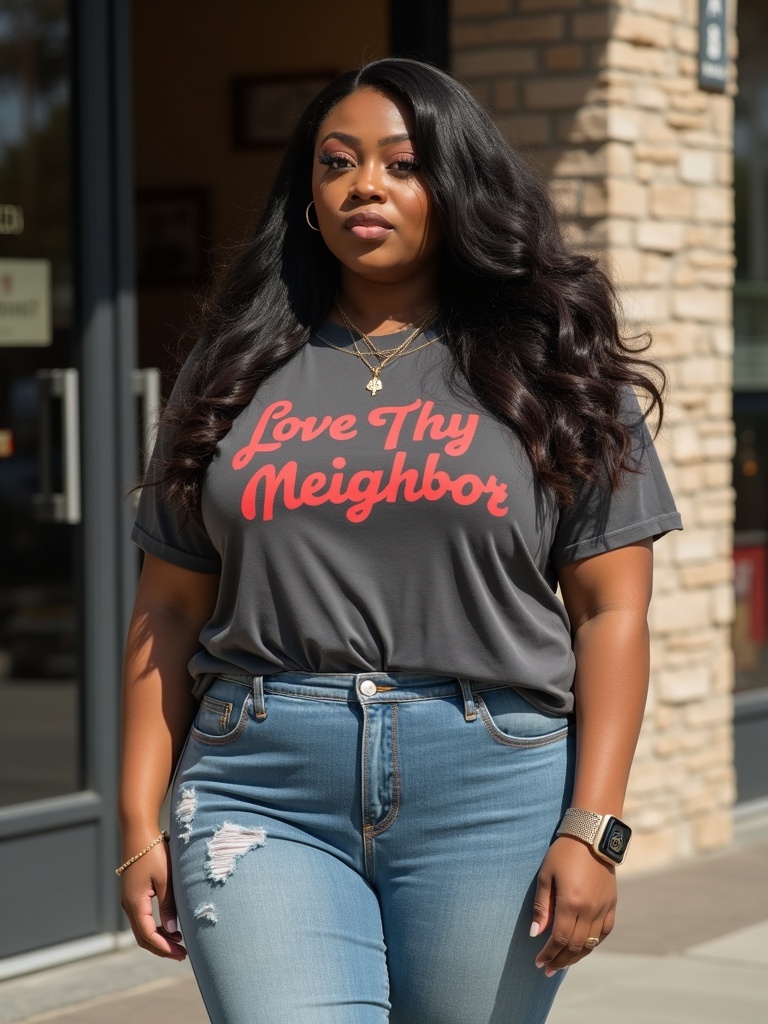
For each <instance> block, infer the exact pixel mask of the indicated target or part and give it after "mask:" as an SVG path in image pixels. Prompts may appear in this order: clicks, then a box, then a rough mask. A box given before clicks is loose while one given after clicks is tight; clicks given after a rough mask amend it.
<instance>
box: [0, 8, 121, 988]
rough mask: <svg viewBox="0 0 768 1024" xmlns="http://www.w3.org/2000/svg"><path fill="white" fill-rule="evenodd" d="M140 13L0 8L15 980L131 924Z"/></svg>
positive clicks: (1, 763) (0, 563) (3, 474)
mask: <svg viewBox="0 0 768 1024" xmlns="http://www.w3.org/2000/svg"><path fill="white" fill-rule="evenodd" d="M128 10H129V7H128V0H109V2H104V0H0V877H2V878H3V879H5V880H6V881H7V880H9V879H12V880H13V884H12V885H6V886H5V887H4V898H3V909H2V915H1V916H2V927H0V977H3V976H8V975H9V974H11V973H15V972H17V971H18V970H29V969H32V968H34V967H39V966H44V965H45V964H46V963H50V962H54V961H58V962H61V961H62V960H63V959H67V958H71V957H75V956H78V955H82V954H83V953H84V952H96V951H98V949H99V948H101V949H107V948H111V946H113V945H114V942H115V933H116V932H117V931H118V930H119V929H120V928H121V927H122V926H123V925H122V921H121V916H120V910H119V904H118V900H117V885H116V879H115V877H114V871H113V868H114V864H115V862H116V858H117V855H118V850H117V845H118V844H117V828H116V821H115V787H116V773H117V749H118V693H119V673H120V650H121V646H122V636H123V631H124V623H125V619H126V617H127V607H128V601H129V597H130V594H131V592H132V590H133V586H134V580H135V562H136V557H135V553H134V552H133V551H131V550H130V544H129V542H128V540H127V532H128V531H127V523H128V520H129V518H130V502H129V501H127V500H125V495H126V492H127V490H128V487H129V486H130V484H131V483H132V482H133V479H134V471H133V461H134V454H135V451H136V449H137V447H138V445H137V438H136V425H135V419H136V411H135V402H136V400H135V397H134V394H133V387H134V384H133V369H134V366H135V340H134V330H133V317H132V296H133V262H132V251H131V228H130V224H131V217H132V183H131V167H132V163H131V155H130V152H129V149H130V147H129V146H127V144H126V139H130V132H131V125H130V109H129V106H128V104H127V102H126V96H128V94H129V81H128V75H127V70H126V69H127V67H128V65H129V50H128V48H129V46H130V29H129V24H128ZM73 878H74V879H77V884H75V885H73V884H71V880H72V879H73ZM30 893H34V900H33V904H30V897H29V894H30ZM31 906H32V907H33V912H30V907H31ZM83 944H85V946H84V945H83ZM51 958H53V960H52V959H51Z"/></svg>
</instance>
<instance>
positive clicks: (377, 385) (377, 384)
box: [365, 374, 382, 398]
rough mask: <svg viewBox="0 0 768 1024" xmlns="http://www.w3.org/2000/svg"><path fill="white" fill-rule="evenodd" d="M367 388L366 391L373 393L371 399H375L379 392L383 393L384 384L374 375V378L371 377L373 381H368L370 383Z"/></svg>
mask: <svg viewBox="0 0 768 1024" xmlns="http://www.w3.org/2000/svg"><path fill="white" fill-rule="evenodd" d="M365 386H366V389H367V390H368V391H370V392H371V398H375V397H376V392H377V391H381V389H382V383H381V381H380V380H379V378H378V377H377V376H376V375H375V374H374V376H373V377H371V379H370V380H369V381H368V383H367V384H366V385H365Z"/></svg>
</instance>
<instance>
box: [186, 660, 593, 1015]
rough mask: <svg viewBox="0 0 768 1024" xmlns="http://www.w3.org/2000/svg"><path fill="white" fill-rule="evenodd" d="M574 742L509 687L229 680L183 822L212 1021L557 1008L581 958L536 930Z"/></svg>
mask: <svg viewBox="0 0 768 1024" xmlns="http://www.w3.org/2000/svg"><path fill="white" fill-rule="evenodd" d="M574 744H575V739H574V734H573V723H572V720H571V719H569V718H557V717H553V716H551V715H546V714H543V713H542V712H540V711H538V710H536V709H535V708H534V707H533V706H532V705H531V704H529V703H528V701H526V700H525V699H524V698H522V697H521V696H520V695H519V694H518V693H517V692H516V691H515V690H513V689H511V688H509V687H508V686H505V687H503V688H500V687H497V688H489V687H487V686H483V685H481V684H476V683H472V684H470V683H468V682H466V681H463V680H458V679H452V678H449V677H445V676H424V675H410V674H404V673H394V674H388V673H382V672H373V673H363V674H360V675H311V674H308V673H302V672H291V673H280V674H278V675H272V676H267V677H264V678H263V679H262V678H261V677H253V676H240V677H234V676H233V677H219V678H217V679H216V680H214V682H213V684H212V685H211V688H210V689H209V690H208V691H207V693H206V695H205V697H204V698H203V701H202V703H201V706H200V709H199V712H198V715H197V718H196V720H195V723H194V725H193V727H192V730H191V732H190V735H189V738H188V740H187V744H186V746H185V748H184V752H183V754H182V757H181V760H180V762H179V765H178V768H177V771H176V776H175V780H174V792H173V803H172V808H173V812H174V828H173V835H172V837H171V856H172V863H173V872H174V889H175V894H176V901H177V909H178V914H179V921H180V926H181V929H182V932H183V935H184V940H185V942H186V944H187V947H188V950H189V955H190V959H191V962H192V967H193V968H194V971H195V975H196V977H197V981H198V984H199V986H200V989H201V992H202V995H203V999H204V1000H205V1004H206V1007H207V1010H208V1013H209V1015H210V1017H211V1020H212V1021H213V1022H214V1024H384V1022H385V1021H389V1022H390V1024H491V1022H493V1024H541V1022H542V1021H544V1020H546V1017H547V1014H548V1012H549V1009H550V1007H551V1004H552V1001H553V999H554V997H555V993H556V991H557V988H558V986H559V984H560V982H561V980H562V978H563V976H564V972H562V971H561V972H558V973H557V974H556V975H555V976H554V977H553V978H547V977H545V975H544V972H543V970H537V969H536V968H535V967H534V958H535V956H536V954H537V952H538V950H539V949H540V948H541V947H542V945H543V944H544V941H545V938H546V936H539V937H538V938H536V939H531V938H529V937H528V929H529V926H530V921H531V913H532V901H533V896H534V892H535V881H536V874H537V871H538V869H539V866H540V865H541V861H542V859H543V857H544V854H545V853H546V850H547V847H548V846H549V844H550V843H551V841H552V839H553V836H554V831H555V829H556V828H557V825H558V822H559V820H560V818H561V816H562V814H563V812H564V810H565V808H566V807H568V805H569V801H570V794H571V789H572V781H573V762H574V753H575V746H574Z"/></svg>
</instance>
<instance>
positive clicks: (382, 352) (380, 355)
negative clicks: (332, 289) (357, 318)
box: [334, 295, 439, 361]
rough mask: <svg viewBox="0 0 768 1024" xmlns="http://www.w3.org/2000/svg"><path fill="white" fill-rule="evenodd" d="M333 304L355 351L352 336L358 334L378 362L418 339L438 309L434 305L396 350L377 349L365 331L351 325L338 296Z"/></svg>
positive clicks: (353, 337)
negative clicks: (413, 331)
mask: <svg viewBox="0 0 768 1024" xmlns="http://www.w3.org/2000/svg"><path fill="white" fill-rule="evenodd" d="M334 302H335V305H336V309H337V310H338V311H339V316H340V317H341V319H342V320H343V322H344V326H345V327H346V328H347V330H348V331H349V334H350V337H351V339H352V344H353V345H354V346H355V348H356V349H357V344H356V339H355V336H354V335H355V334H358V335H359V336H360V338H361V339H362V340H363V341H364V342H365V344H366V347H367V348H368V351H369V352H370V353H371V355H372V356H375V357H376V358H377V359H378V360H379V361H381V360H382V359H384V358H386V356H388V355H391V354H393V353H394V352H398V354H399V353H400V351H402V350H404V349H406V348H408V346H409V345H410V344H411V342H412V341H413V340H414V339H415V338H418V336H419V334H421V332H422V331H424V330H425V329H426V328H427V327H428V326H429V325H430V324H431V323H432V321H433V320H434V318H435V317H436V316H437V312H438V309H439V304H438V303H435V305H434V306H433V307H432V308H431V309H430V310H429V311H428V312H427V314H426V315H425V316H424V317H423V318H422V319H421V320H420V321H418V323H417V324H416V331H415V333H414V334H412V335H411V336H410V337H408V338H406V339H405V341H403V342H401V344H400V345H398V346H396V348H393V349H392V348H390V349H379V348H376V346H375V345H374V343H373V341H372V340H371V339H370V338H369V337H368V335H367V334H366V333H365V331H362V330H360V328H359V327H358V326H357V325H356V324H353V323H352V321H351V320H350V318H349V315H348V314H347V311H346V310H345V309H344V307H343V306H342V304H341V302H340V301H339V297H338V295H337V296H336V297H335V299H334ZM353 332H354V333H353Z"/></svg>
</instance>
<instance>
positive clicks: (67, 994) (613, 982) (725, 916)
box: [0, 827, 768, 1024]
mask: <svg viewBox="0 0 768 1024" xmlns="http://www.w3.org/2000/svg"><path fill="white" fill-rule="evenodd" d="M767 875H768V837H766V829H765V828H764V827H762V828H760V829H759V830H756V831H753V832H752V833H751V834H749V833H744V834H743V835H742V836H741V837H740V839H739V841H738V842H737V843H736V844H735V845H734V847H733V848H731V849H730V850H728V851H727V852H725V853H720V854H717V855H712V856H709V857H705V858H700V859H697V860H694V861H689V862H687V863H685V864H682V865H679V866H676V867H674V868H670V869H667V870H665V871H661V872H656V873H654V874H649V875H644V876H638V877H635V878H628V879H625V880H624V881H623V883H622V885H621V890H620V901H621V905H620V913H619V923H618V924H617V926H616V929H615V930H614V933H613V934H612V936H611V938H610V940H609V942H608V943H606V946H605V948H604V949H602V948H601V949H600V950H599V951H597V952H595V953H593V954H592V955H591V956H590V957H588V958H587V959H586V961H585V962H584V963H582V964H579V965H578V967H576V968H575V969H574V970H572V971H570V972H569V976H568V978H567V979H566V981H565V982H564V984H563V987H562V989H561V992H560V995H559V996H558V1000H557V1002H556V1004H555V1009H554V1010H553V1012H552V1014H551V1016H550V1018H549V1024H616V1022H617V1020H618V1021H621V1024H765V1021H766V1020H768V877H767ZM43 1021H55V1022H58V1024H135V1022H136V1021H140V1022H141V1024H206V1022H207V1021H208V1017H207V1015H206V1013H205V1010H204V1009H203V1006H202V1003H201V1001H200V997H199V995H198V993H197V990H196V987H195V983H194V979H193V978H192V974H191V970H190V968H189V966H188V965H187V964H183V965H178V964H171V963H169V962H167V961H162V960H157V959H156V958H154V957H151V956H149V955H148V954H146V953H144V952H142V951H140V950H126V951H123V952H119V953H110V954H106V955H104V956H100V957H95V958H93V959H92V960H88V961H82V962H79V963H76V964H71V965H69V966H66V967H58V968H54V969H51V970H48V971H44V972H40V973H39V974H35V975H29V976H27V977H24V978H18V979H15V980H11V981H6V982H3V983H2V984H0V1024H11V1022H14V1024H21V1022H24V1024H37V1022H40V1024H42V1022H43ZM514 1024H524V1022H514Z"/></svg>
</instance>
